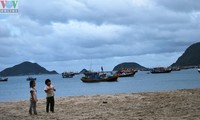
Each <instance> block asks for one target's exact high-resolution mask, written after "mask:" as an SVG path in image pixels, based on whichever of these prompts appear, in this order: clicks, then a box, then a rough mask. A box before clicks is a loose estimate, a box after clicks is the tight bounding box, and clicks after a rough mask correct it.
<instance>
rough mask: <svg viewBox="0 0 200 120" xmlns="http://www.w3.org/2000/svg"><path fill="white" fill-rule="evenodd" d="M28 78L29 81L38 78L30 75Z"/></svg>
mask: <svg viewBox="0 0 200 120" xmlns="http://www.w3.org/2000/svg"><path fill="white" fill-rule="evenodd" d="M26 80H27V81H31V80H36V78H34V77H28V78H26Z"/></svg>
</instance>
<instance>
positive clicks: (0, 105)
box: [0, 88, 200, 120]
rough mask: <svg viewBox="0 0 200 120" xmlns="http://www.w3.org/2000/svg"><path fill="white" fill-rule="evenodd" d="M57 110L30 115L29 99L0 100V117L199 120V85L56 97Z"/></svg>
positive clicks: (40, 105) (39, 105) (8, 119)
mask: <svg viewBox="0 0 200 120" xmlns="http://www.w3.org/2000/svg"><path fill="white" fill-rule="evenodd" d="M55 100H56V104H55V113H46V112H45V101H46V100H45V99H39V101H38V103H37V112H38V115H29V114H28V108H29V101H28V100H25V101H12V102H0V120H33V119H35V120H36V119H37V120H47V119H51V120H52V119H53V120H122V119H123V120H199V119H200V89H199V88H198V89H188V90H186V89H184V90H176V91H163V92H147V93H132V94H114V95H93V96H76V97H59V98H56V99H55Z"/></svg>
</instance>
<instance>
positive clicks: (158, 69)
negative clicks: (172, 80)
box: [150, 67, 172, 74]
mask: <svg viewBox="0 0 200 120" xmlns="http://www.w3.org/2000/svg"><path fill="white" fill-rule="evenodd" d="M171 71H172V69H169V68H164V67H156V68H153V69H152V70H151V71H150V72H151V73H152V74H156V73H170V72H171Z"/></svg>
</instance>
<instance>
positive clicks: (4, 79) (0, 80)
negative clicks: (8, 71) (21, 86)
mask: <svg viewBox="0 0 200 120" xmlns="http://www.w3.org/2000/svg"><path fill="white" fill-rule="evenodd" d="M6 81H8V78H0V82H6Z"/></svg>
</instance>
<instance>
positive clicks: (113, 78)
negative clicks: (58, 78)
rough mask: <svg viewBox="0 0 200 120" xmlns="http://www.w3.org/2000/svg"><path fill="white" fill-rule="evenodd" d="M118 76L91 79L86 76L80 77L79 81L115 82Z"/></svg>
mask: <svg viewBox="0 0 200 120" xmlns="http://www.w3.org/2000/svg"><path fill="white" fill-rule="evenodd" d="M117 78H118V76H112V77H108V78H100V79H95V78H94V79H92V78H86V77H82V78H81V81H82V82H87V83H92V82H116V81H117Z"/></svg>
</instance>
